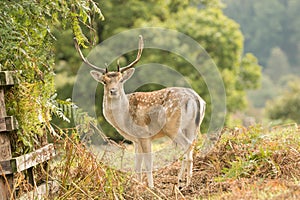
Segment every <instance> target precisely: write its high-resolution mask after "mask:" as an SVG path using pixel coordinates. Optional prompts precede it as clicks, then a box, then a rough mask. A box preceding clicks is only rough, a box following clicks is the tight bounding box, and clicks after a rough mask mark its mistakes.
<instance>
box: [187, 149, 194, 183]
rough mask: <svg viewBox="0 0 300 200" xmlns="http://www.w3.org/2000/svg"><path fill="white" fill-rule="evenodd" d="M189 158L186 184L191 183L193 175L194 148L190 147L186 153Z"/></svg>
mask: <svg viewBox="0 0 300 200" xmlns="http://www.w3.org/2000/svg"><path fill="white" fill-rule="evenodd" d="M186 157H187V159H186V160H185V164H186V168H187V174H186V185H187V186H188V185H189V184H190V183H191V179H192V175H193V148H191V149H189V150H188V152H187V154H186Z"/></svg>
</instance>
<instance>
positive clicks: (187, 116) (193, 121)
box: [75, 35, 205, 188]
mask: <svg viewBox="0 0 300 200" xmlns="http://www.w3.org/2000/svg"><path fill="white" fill-rule="evenodd" d="M139 37H140V40H139V48H138V53H137V57H136V59H135V60H134V61H133V62H132V63H130V64H129V65H127V66H125V67H122V68H120V66H119V63H118V70H117V71H108V69H107V68H106V69H103V68H99V67H97V66H95V65H93V64H91V63H90V62H89V61H88V60H87V59H86V58H85V57H84V56H83V54H82V52H81V50H80V48H79V45H78V43H77V42H76V40H75V47H76V49H77V51H78V53H79V55H80V57H81V59H82V60H83V62H84V63H85V64H87V65H88V66H90V67H91V68H93V69H94V70H92V71H91V72H90V73H91V75H92V77H93V78H94V79H95V80H96V81H98V82H100V83H102V84H103V85H104V98H103V114H104V117H105V119H106V120H107V121H108V122H109V123H110V124H111V125H112V126H113V127H114V128H116V130H117V131H118V132H119V133H120V134H121V135H122V136H124V137H125V138H126V139H128V140H130V141H132V142H133V143H134V145H135V171H136V173H137V175H138V179H139V181H141V178H142V176H141V173H142V162H144V163H145V168H146V173H147V179H148V186H149V187H150V188H152V187H154V184H153V175H152V168H153V164H152V163H153V160H152V149H151V141H152V140H154V139H156V138H160V137H163V136H167V137H169V138H171V139H172V140H173V142H174V143H175V144H178V145H180V146H181V147H182V149H183V150H184V160H183V161H182V166H181V169H180V172H179V175H178V182H179V184H180V183H182V182H183V180H182V176H183V174H184V173H185V171H186V172H187V178H186V185H189V184H190V181H191V177H192V167H193V148H194V145H193V144H194V141H195V140H196V138H197V134H198V132H199V128H200V124H201V122H202V120H203V117H204V112H205V101H204V100H203V99H202V98H201V97H200V96H199V95H198V94H197V93H196V92H195V91H193V90H192V89H189V88H182V87H169V88H165V89H162V90H158V91H153V92H134V93H131V94H125V92H124V88H123V85H124V83H125V82H126V81H127V80H128V79H129V78H130V77H131V76H132V75H133V73H134V71H135V69H134V68H133V66H134V65H135V64H136V63H137V62H138V61H139V60H140V58H141V55H142V51H143V47H144V43H143V38H142V36H141V35H140V36H139Z"/></svg>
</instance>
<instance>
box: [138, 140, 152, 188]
mask: <svg viewBox="0 0 300 200" xmlns="http://www.w3.org/2000/svg"><path fill="white" fill-rule="evenodd" d="M135 145H136V146H135V150H136V155H135V156H136V157H135V158H136V163H135V170H136V172H137V175H138V179H139V181H141V179H142V161H144V162H145V168H146V174H147V180H148V187H149V188H153V187H154V184H153V174H152V168H153V160H152V149H151V140H149V139H141V140H139V141H138V142H137V143H136V144H135Z"/></svg>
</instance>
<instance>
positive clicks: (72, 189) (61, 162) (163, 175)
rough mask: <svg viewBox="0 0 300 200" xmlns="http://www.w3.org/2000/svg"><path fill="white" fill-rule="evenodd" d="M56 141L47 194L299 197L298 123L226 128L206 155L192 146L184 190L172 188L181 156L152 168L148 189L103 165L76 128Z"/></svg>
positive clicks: (84, 196)
mask: <svg viewBox="0 0 300 200" xmlns="http://www.w3.org/2000/svg"><path fill="white" fill-rule="evenodd" d="M55 143H56V148H57V152H58V157H56V159H55V160H53V161H52V164H51V170H50V172H51V175H49V177H50V179H52V180H55V182H56V183H57V188H56V192H55V193H53V194H51V195H49V196H47V197H46V199H299V198H300V192H299V191H300V153H299V152H300V133H299V130H298V128H297V126H296V125H293V126H288V127H278V128H276V129H267V128H265V127H263V126H260V125H257V126H253V127H250V128H244V127H240V128H235V129H229V128H225V129H224V130H223V131H222V136H221V138H220V139H219V141H218V142H217V143H216V144H215V146H214V147H213V148H212V149H211V151H210V152H208V153H207V154H206V155H203V154H201V147H199V148H196V149H198V150H197V151H196V152H195V155H194V168H193V178H192V183H191V185H190V186H188V187H186V188H183V189H182V190H179V189H178V188H177V187H176V181H177V174H178V171H179V169H180V162H179V161H178V162H174V163H173V164H172V165H171V166H166V167H164V168H161V169H158V170H156V171H154V182H155V189H153V190H152V189H149V188H147V187H146V186H145V183H139V182H138V181H136V180H135V178H134V175H133V174H131V173H124V172H120V171H118V170H115V169H112V168H111V167H110V166H106V165H104V164H103V163H102V162H101V160H99V159H98V158H96V157H95V156H94V155H93V154H92V153H91V152H90V151H89V150H88V149H87V148H86V146H85V145H84V144H82V143H81V142H80V141H79V139H78V135H77V133H76V132H72V131H71V133H70V132H69V133H68V134H66V135H64V137H62V138H61V139H60V140H59V141H57V142H55ZM200 143H201V142H199V144H200ZM144 180H146V178H145V177H144Z"/></svg>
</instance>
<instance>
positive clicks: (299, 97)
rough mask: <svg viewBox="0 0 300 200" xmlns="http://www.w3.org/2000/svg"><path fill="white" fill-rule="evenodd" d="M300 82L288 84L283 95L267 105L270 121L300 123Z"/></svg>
mask: <svg viewBox="0 0 300 200" xmlns="http://www.w3.org/2000/svg"><path fill="white" fill-rule="evenodd" d="M298 79H299V78H298ZM299 110H300V81H299V80H294V81H290V82H289V83H288V86H287V88H285V89H284V90H283V91H282V92H281V94H280V95H279V96H278V97H277V98H275V99H274V100H271V101H269V102H268V104H267V108H266V111H267V114H268V116H269V117H270V119H273V120H276V119H280V120H282V121H283V122H284V121H289V120H292V121H294V122H297V123H300V113H299Z"/></svg>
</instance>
